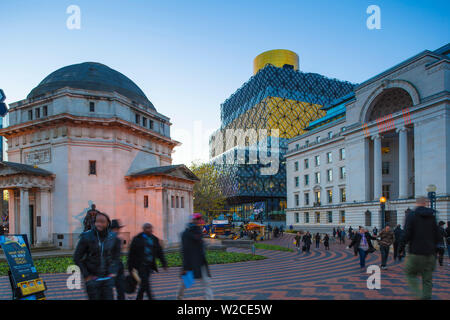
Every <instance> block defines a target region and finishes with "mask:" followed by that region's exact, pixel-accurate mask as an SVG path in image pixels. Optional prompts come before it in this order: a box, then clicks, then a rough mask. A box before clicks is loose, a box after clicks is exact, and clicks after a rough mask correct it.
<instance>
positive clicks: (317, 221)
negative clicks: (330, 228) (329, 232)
mask: <svg viewBox="0 0 450 320" xmlns="http://www.w3.org/2000/svg"><path fill="white" fill-rule="evenodd" d="M316 223H320V212H316Z"/></svg>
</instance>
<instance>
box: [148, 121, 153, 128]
mask: <svg viewBox="0 0 450 320" xmlns="http://www.w3.org/2000/svg"><path fill="white" fill-rule="evenodd" d="M149 123H150V129H153V120H150V121H149Z"/></svg>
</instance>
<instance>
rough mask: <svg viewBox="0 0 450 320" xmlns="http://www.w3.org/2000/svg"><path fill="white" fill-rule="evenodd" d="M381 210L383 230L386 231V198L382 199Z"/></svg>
mask: <svg viewBox="0 0 450 320" xmlns="http://www.w3.org/2000/svg"><path fill="white" fill-rule="evenodd" d="M380 209H381V228H382V229H384V227H385V226H386V210H385V209H386V198H385V197H381V198H380Z"/></svg>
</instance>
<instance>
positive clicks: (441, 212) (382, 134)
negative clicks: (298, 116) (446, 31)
mask: <svg viewBox="0 0 450 320" xmlns="http://www.w3.org/2000/svg"><path fill="white" fill-rule="evenodd" d="M449 54H450V45H449V44H447V45H445V46H443V47H442V48H440V49H437V50H435V51H429V50H425V51H423V52H421V53H419V54H417V55H415V56H414V57H412V58H410V59H407V60H405V61H403V62H401V63H400V64H398V65H396V66H394V67H392V68H390V69H388V70H386V71H384V72H382V73H380V74H378V75H376V76H374V77H373V78H370V79H368V80H366V81H364V82H363V83H361V84H359V85H357V86H356V87H355V89H354V92H353V93H351V94H348V95H346V96H344V97H341V98H340V99H338V100H336V101H334V102H333V103H331V104H329V105H327V106H325V107H324V108H323V110H324V111H326V112H327V114H326V115H325V116H324V117H322V118H320V119H318V120H316V121H313V122H311V123H310V124H309V125H308V127H307V128H306V129H307V131H308V132H307V133H305V134H303V135H300V136H297V137H295V138H293V139H290V141H289V149H288V152H287V155H286V159H287V160H286V161H287V177H288V178H287V188H288V192H287V196H288V200H287V201H288V209H287V218H286V219H287V224H288V225H293V226H294V227H295V228H296V229H302V230H310V231H320V232H329V231H331V230H332V228H333V227H349V226H352V227H353V228H355V227H358V226H366V227H367V228H369V229H370V230H371V229H372V228H373V227H374V226H377V227H378V228H380V227H381V226H382V225H384V224H390V225H391V226H395V225H396V224H403V222H404V217H405V211H406V210H407V209H412V208H413V207H414V203H415V198H417V197H418V196H427V194H428V191H429V190H432V189H430V187H433V186H434V187H435V188H436V196H437V197H436V209H437V218H438V219H439V220H443V221H449V220H450V59H449ZM382 196H384V197H385V198H387V203H386V214H385V216H384V217H383V216H382V214H381V210H380V202H379V199H380V198H381V197H382ZM382 219H384V221H382Z"/></svg>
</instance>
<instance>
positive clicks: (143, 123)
mask: <svg viewBox="0 0 450 320" xmlns="http://www.w3.org/2000/svg"><path fill="white" fill-rule="evenodd" d="M142 126H143V127H146V128H147V118H146V117H142Z"/></svg>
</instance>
